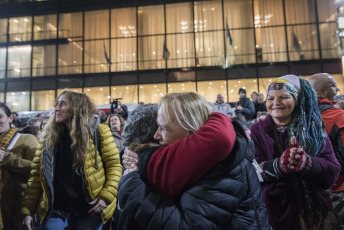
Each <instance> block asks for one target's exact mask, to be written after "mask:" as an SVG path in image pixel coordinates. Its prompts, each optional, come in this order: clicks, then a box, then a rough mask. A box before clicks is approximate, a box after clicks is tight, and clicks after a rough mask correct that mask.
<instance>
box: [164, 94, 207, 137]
mask: <svg viewBox="0 0 344 230" xmlns="http://www.w3.org/2000/svg"><path fill="white" fill-rule="evenodd" d="M160 112H161V113H162V115H163V116H165V118H166V120H167V123H168V125H171V126H173V123H174V122H178V124H179V125H180V126H182V127H183V128H184V129H185V130H189V131H190V132H191V133H194V132H196V131H197V130H198V129H200V128H201V127H202V126H203V125H204V123H205V122H206V121H207V120H208V119H209V117H210V114H211V109H210V106H209V102H208V101H207V100H206V99H205V98H204V97H202V96H201V95H199V94H197V93H194V92H186V93H170V94H167V95H166V96H164V97H163V98H161V101H160V104H159V113H160Z"/></svg>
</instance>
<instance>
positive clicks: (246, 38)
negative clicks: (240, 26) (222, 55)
mask: <svg viewBox="0 0 344 230" xmlns="http://www.w3.org/2000/svg"><path fill="white" fill-rule="evenodd" d="M253 33H254V31H253V30H252V29H247V30H231V32H230V35H231V37H232V41H233V42H232V45H231V44H230V43H229V39H228V38H227V36H226V40H225V43H226V52H227V60H226V66H228V65H232V64H244V63H254V62H256V54H255V46H254V34H253Z"/></svg>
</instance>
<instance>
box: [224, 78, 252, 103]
mask: <svg viewBox="0 0 344 230" xmlns="http://www.w3.org/2000/svg"><path fill="white" fill-rule="evenodd" d="M240 88H244V89H245V90H246V96H247V97H248V98H249V97H250V95H251V93H252V92H258V89H257V80H256V79H249V78H247V79H234V80H228V101H229V102H237V101H239V94H238V91H239V89H240Z"/></svg>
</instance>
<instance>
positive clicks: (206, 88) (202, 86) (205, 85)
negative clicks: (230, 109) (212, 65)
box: [197, 81, 227, 102]
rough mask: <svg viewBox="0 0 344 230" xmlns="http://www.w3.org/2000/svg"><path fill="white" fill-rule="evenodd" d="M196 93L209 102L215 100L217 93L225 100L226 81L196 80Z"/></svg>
mask: <svg viewBox="0 0 344 230" xmlns="http://www.w3.org/2000/svg"><path fill="white" fill-rule="evenodd" d="M197 89H198V93H199V94H201V95H202V96H203V97H205V98H206V99H207V100H208V101H209V102H215V101H216V99H217V98H216V97H217V95H218V94H220V93H221V94H222V95H223V97H224V101H225V102H227V82H226V81H199V82H197Z"/></svg>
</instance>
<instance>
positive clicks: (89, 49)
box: [84, 40, 111, 73]
mask: <svg viewBox="0 0 344 230" xmlns="http://www.w3.org/2000/svg"><path fill="white" fill-rule="evenodd" d="M84 44H85V49H84V50H85V52H84V54H85V55H84V63H85V67H84V70H85V73H100V72H108V71H109V65H108V63H107V61H106V58H105V52H106V54H107V56H108V58H109V60H110V58H111V57H110V56H109V51H108V50H109V49H108V44H109V41H108V40H106V41H102V40H97V41H89V42H88V41H85V43H84ZM104 46H105V47H104Z"/></svg>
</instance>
